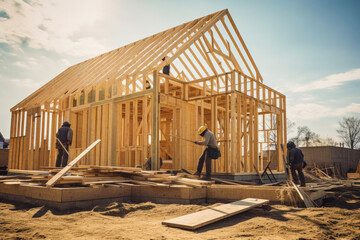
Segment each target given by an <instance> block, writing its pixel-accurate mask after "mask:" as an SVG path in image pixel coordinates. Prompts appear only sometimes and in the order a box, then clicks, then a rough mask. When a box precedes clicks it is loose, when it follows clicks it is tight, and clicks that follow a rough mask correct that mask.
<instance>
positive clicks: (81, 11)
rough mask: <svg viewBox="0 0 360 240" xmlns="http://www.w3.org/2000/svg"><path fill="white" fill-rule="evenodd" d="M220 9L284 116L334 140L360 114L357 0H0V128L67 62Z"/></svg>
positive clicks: (359, 9)
mask: <svg viewBox="0 0 360 240" xmlns="http://www.w3.org/2000/svg"><path fill="white" fill-rule="evenodd" d="M225 8H227V9H228V10H229V12H230V14H231V15H232V17H233V19H234V21H235V23H236V25H237V27H238V29H239V31H240V33H241V34H242V37H243V38H244V40H245V43H246V45H247V47H248V48H249V50H250V52H251V54H252V56H253V58H254V60H255V62H256V64H257V66H258V68H259V70H260V72H261V74H262V76H263V78H264V83H265V84H266V85H268V86H270V87H272V88H274V89H276V90H279V91H280V92H282V93H284V94H285V95H286V96H287V113H288V118H289V119H290V120H292V121H294V122H295V123H296V126H303V125H306V126H308V127H309V128H310V129H311V130H312V131H314V132H316V133H318V134H320V135H321V137H333V138H334V139H335V140H337V133H336V128H337V127H338V121H339V120H341V118H342V117H343V116H357V117H359V116H360V94H359V90H360V27H359V23H360V14H359V12H360V1H350V0H342V1H341V0H336V1H335V0H312V1H306V0H273V1H270V0H253V1H240V0H237V1H235V0H228V1H226V0H216V1H215V0H206V1H205V0H191V1H189V0H181V1H177V0H171V1H170V0H167V1H166V0H151V1H150V0H131V1H130V0H129V1H127V0H117V1H116V0H102V1H101V0H50V1H32V0H24V1H22V0H0V86H1V87H0V102H1V109H0V132H2V133H3V135H4V136H5V137H9V136H10V130H9V129H10V117H11V116H10V108H11V107H13V106H14V105H15V104H16V103H18V102H19V101H21V100H22V99H24V98H25V97H27V96H28V95H29V94H30V93H32V92H34V91H35V90H36V89H38V88H39V87H40V86H41V85H43V84H44V83H46V82H48V81H50V80H51V79H52V78H53V77H55V76H56V75H58V74H59V73H61V72H62V71H63V70H65V69H66V68H68V67H69V66H71V65H73V64H75V63H78V62H80V61H84V60H86V59H88V58H90V57H94V56H96V55H99V54H101V53H104V52H106V51H109V50H112V49H115V48H119V47H121V46H123V45H125V44H127V43H131V42H133V41H136V40H139V39H142V38H144V37H147V36H150V35H152V34H155V33H158V32H160V31H163V30H165V29H168V28H171V27H174V26H177V25H180V24H182V23H184V22H187V21H190V20H193V19H195V18H199V17H202V16H205V15H208V14H210V13H213V12H216V11H219V10H222V9H225ZM290 136H291V134H290Z"/></svg>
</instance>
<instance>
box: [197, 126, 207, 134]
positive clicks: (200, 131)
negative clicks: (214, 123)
mask: <svg viewBox="0 0 360 240" xmlns="http://www.w3.org/2000/svg"><path fill="white" fill-rule="evenodd" d="M206 130H207V127H206V126H201V127H200V128H199V130H198V133H199V134H200V135H201V134H203V133H204V132H205V131H206Z"/></svg>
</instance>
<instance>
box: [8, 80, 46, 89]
mask: <svg viewBox="0 0 360 240" xmlns="http://www.w3.org/2000/svg"><path fill="white" fill-rule="evenodd" d="M10 82H12V83H14V84H15V85H16V86H18V87H22V88H29V89H34V90H35V89H38V88H39V87H41V86H42V85H43V84H44V83H41V82H36V81H34V80H32V79H30V78H24V79H10Z"/></svg>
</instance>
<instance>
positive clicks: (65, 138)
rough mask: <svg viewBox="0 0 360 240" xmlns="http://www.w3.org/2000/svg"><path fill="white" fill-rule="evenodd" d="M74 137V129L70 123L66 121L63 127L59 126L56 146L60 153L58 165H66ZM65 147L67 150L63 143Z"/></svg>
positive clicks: (57, 160) (57, 159)
mask: <svg viewBox="0 0 360 240" xmlns="http://www.w3.org/2000/svg"><path fill="white" fill-rule="evenodd" d="M72 137H73V131H72V129H71V128H70V123H69V122H67V121H65V122H64V123H63V124H62V126H61V128H59V130H58V132H57V133H56V138H57V140H56V148H57V149H58V155H57V158H56V167H65V166H66V165H67V162H68V157H69V156H68V154H67V152H69V146H70V145H71V143H72ZM59 141H60V142H61V144H62V145H63V146H64V147H65V149H66V151H67V152H66V151H65V150H64V147H63V146H61V144H60V143H59Z"/></svg>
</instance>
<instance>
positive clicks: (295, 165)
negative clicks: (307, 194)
mask: <svg viewBox="0 0 360 240" xmlns="http://www.w3.org/2000/svg"><path fill="white" fill-rule="evenodd" d="M287 149H288V156H289V164H290V169H291V175H292V177H293V180H294V183H295V184H299V178H300V187H305V177H304V173H303V171H302V170H303V167H304V163H305V161H304V155H303V153H302V151H301V150H300V149H298V148H296V145H295V143H293V142H288V144H287ZM295 171H297V172H298V174H299V178H298V176H297V174H296V172H295Z"/></svg>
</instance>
